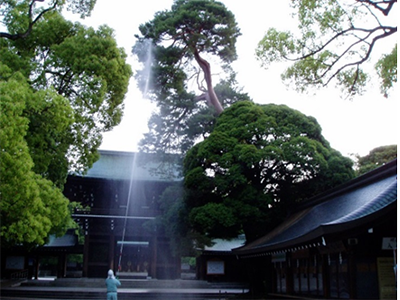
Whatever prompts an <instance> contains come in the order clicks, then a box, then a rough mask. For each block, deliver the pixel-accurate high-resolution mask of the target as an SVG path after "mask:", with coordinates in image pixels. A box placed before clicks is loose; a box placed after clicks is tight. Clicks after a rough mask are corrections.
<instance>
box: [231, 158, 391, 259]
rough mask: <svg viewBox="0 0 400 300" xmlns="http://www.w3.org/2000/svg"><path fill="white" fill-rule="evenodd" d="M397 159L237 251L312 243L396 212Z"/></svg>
mask: <svg viewBox="0 0 400 300" xmlns="http://www.w3.org/2000/svg"><path fill="white" fill-rule="evenodd" d="M396 203H397V160H395V161H392V162H390V163H388V164H386V165H385V166H383V167H380V168H378V169H376V170H374V171H372V172H369V173H367V174H365V175H363V176H360V177H358V178H356V179H354V180H352V181H349V182H348V183H346V184H344V185H341V186H339V187H337V188H335V189H333V190H330V191H328V192H327V193H324V194H321V195H318V196H316V197H313V198H312V199H310V200H309V201H307V202H306V203H305V204H304V205H303V206H302V207H300V209H299V210H298V211H297V212H296V213H294V214H292V215H291V216H290V217H289V218H288V219H287V220H286V221H284V222H283V223H282V224H281V225H280V226H278V227H277V228H275V229H274V230H273V231H272V232H270V233H269V234H267V235H266V236H264V237H262V238H260V239H258V240H256V241H254V242H252V243H249V244H248V245H245V246H243V247H241V248H237V249H235V250H234V251H235V252H240V253H242V254H250V253H251V254H254V253H260V252H263V253H264V252H268V251H275V250H282V249H285V248H289V247H293V246H296V245H299V244H305V243H310V242H312V241H315V239H316V238H321V237H322V236H323V235H324V234H333V233H339V232H343V231H344V230H349V229H352V228H356V227H357V226H361V225H363V224H368V223H369V222H372V221H374V220H376V219H377V218H382V216H384V215H385V214H387V213H388V212H390V211H393V210H396Z"/></svg>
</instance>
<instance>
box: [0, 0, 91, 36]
mask: <svg viewBox="0 0 400 300" xmlns="http://www.w3.org/2000/svg"><path fill="white" fill-rule="evenodd" d="M38 2H40V3H38ZM43 2H44V1H43V0H1V1H0V21H1V23H2V24H3V25H5V26H6V27H7V30H8V31H7V32H0V38H7V39H10V40H18V39H24V38H26V37H27V36H29V35H30V34H31V32H32V29H33V27H34V26H36V23H37V22H38V21H40V20H41V19H42V18H43V17H44V16H46V14H49V13H52V12H56V11H58V12H61V10H62V9H63V8H66V9H67V10H68V11H71V12H72V13H78V14H80V16H81V18H84V17H86V16H89V15H90V13H91V11H92V10H93V8H94V5H95V4H96V0H52V1H46V2H45V3H43Z"/></svg>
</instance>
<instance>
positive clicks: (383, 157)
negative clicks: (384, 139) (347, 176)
mask: <svg viewBox="0 0 400 300" xmlns="http://www.w3.org/2000/svg"><path fill="white" fill-rule="evenodd" d="M356 158H357V164H356V170H357V174H358V175H362V174H364V173H367V172H369V171H372V170H374V169H376V168H378V167H380V166H383V165H384V164H386V163H388V162H390V161H392V160H394V159H397V145H389V146H381V147H377V148H374V149H372V150H371V151H370V152H369V153H368V154H367V155H365V156H359V155H357V156H356Z"/></svg>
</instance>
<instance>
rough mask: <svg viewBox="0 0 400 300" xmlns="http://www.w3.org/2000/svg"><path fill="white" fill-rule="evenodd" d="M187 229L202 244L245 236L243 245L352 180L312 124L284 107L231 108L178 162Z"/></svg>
mask: <svg viewBox="0 0 400 300" xmlns="http://www.w3.org/2000/svg"><path fill="white" fill-rule="evenodd" d="M184 171H185V187H186V188H187V197H186V198H185V203H186V205H187V209H188V211H190V214H189V220H190V224H191V226H192V228H193V230H195V231H196V232H198V233H201V234H202V235H205V236H206V237H208V238H210V239H211V238H217V237H219V238H230V237H235V236H237V235H238V234H239V233H240V232H244V233H245V235H246V239H247V241H251V240H254V239H256V238H257V237H260V236H262V235H264V234H266V233H267V232H268V231H269V230H271V229H272V228H273V227H274V226H276V225H277V224H279V222H281V221H282V219H283V218H284V217H285V216H286V215H287V213H288V211H289V210H290V209H291V208H293V205H295V204H296V203H298V202H300V201H304V200H305V199H307V198H309V197H311V196H312V195H315V194H316V193H318V192H321V191H324V190H326V189H328V188H331V187H334V186H336V185H338V184H340V183H343V182H345V181H347V180H349V179H351V178H352V177H353V176H354V171H353V169H352V161H351V160H350V159H349V158H346V157H343V156H342V155H341V154H340V153H339V152H338V151H336V150H334V149H332V148H331V147H330V146H329V143H328V142H327V141H326V140H325V139H324V137H323V136H322V134H321V127H320V126H319V124H318V123H317V121H316V120H315V119H314V118H312V117H306V116H305V115H303V114H302V113H300V112H298V111H296V110H293V109H290V108H289V107H287V106H284V105H274V104H269V105H256V104H253V103H252V102H246V101H242V102H238V103H235V104H233V105H232V106H231V107H229V108H228V109H226V110H225V111H224V113H222V114H221V116H220V117H219V118H218V120H217V124H216V126H215V128H214V131H213V132H212V133H211V134H210V136H209V137H208V138H207V139H205V140H204V141H202V142H200V143H198V144H196V145H195V146H194V147H193V148H192V149H191V150H190V151H189V152H188V153H187V155H186V157H185V161H184Z"/></svg>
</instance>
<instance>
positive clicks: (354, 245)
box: [233, 160, 397, 299]
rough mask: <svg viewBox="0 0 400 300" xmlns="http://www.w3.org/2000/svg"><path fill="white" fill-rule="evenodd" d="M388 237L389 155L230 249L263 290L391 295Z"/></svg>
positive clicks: (391, 205) (391, 215)
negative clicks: (273, 226)
mask: <svg viewBox="0 0 400 300" xmlns="http://www.w3.org/2000/svg"><path fill="white" fill-rule="evenodd" d="M396 240H397V160H395V161H393V162H391V163H388V164H386V165H385V166H383V167H380V168H378V169H376V170H374V171H372V172H369V173H367V174H365V175H363V176H360V177H358V178H356V179H354V180H352V181H350V182H348V183H346V184H344V185H341V186H339V187H338V188H335V189H333V190H331V191H328V192H327V193H324V194H321V195H318V196H317V197H314V198H312V199H310V200H309V201H307V202H306V203H304V204H303V205H302V206H301V207H299V208H298V210H296V212H295V213H293V214H292V215H291V216H290V217H289V218H288V219H287V220H286V221H285V222H283V223H282V224H281V225H280V226H278V227H277V228H276V229H275V230H273V231H272V232H270V233H269V234H268V235H266V236H264V237H262V238H261V239H259V240H257V241H254V242H252V243H249V244H247V245H245V246H243V247H240V248H237V249H234V250H233V252H234V253H235V254H236V255H237V256H238V257H239V258H240V259H241V260H242V261H243V263H244V264H245V265H246V266H247V267H248V268H250V269H253V270H254V272H253V274H255V275H254V277H256V278H251V279H250V280H251V281H253V282H258V283H259V286H262V287H263V288H264V290H265V291H266V293H268V297H277V298H279V297H283V298H284V297H286V296H288V295H290V296H299V297H315V298H326V299H396V298H397V297H396V296H397V295H396V271H397V264H396V255H397V243H396ZM260 279H261V280H260Z"/></svg>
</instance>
